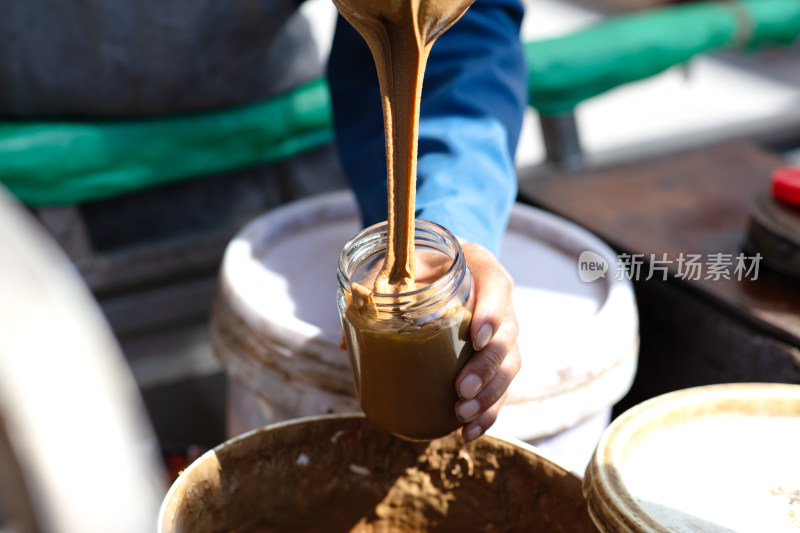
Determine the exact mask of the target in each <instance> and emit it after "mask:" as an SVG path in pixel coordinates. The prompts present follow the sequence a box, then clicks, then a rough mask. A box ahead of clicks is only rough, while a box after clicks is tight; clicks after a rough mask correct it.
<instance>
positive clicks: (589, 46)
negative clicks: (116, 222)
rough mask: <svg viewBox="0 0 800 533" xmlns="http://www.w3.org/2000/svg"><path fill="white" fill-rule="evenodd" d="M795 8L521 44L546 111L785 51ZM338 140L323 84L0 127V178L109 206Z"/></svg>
mask: <svg viewBox="0 0 800 533" xmlns="http://www.w3.org/2000/svg"><path fill="white" fill-rule="evenodd" d="M798 33H800V0H741V1H739V2H733V1H729V2H719V3H718V2H714V3H701V4H686V5H681V6H672V7H667V8H661V9H656V10H649V11H645V12H640V13H638V14H633V15H627V16H620V17H617V18H615V19H612V20H609V21H605V22H602V23H599V24H597V25H595V26H592V27H590V28H587V29H584V30H582V31H579V32H577V33H574V34H572V35H569V36H566V37H561V38H557V39H550V40H546V41H539V42H533V43H528V44H526V45H525V52H526V59H527V61H528V66H529V73H530V74H529V89H530V102H531V105H532V106H533V107H535V108H536V109H537V110H538V111H539V112H540V113H541V114H543V115H558V114H562V113H565V112H572V111H573V109H574V108H575V106H576V105H577V104H578V103H580V102H581V101H583V100H586V99H587V98H591V97H593V96H595V95H598V94H601V93H603V92H605V91H607V90H609V89H612V88H613V87H616V86H618V85H622V84H624V83H627V82H630V81H634V80H638V79H643V78H646V77H648V76H651V75H653V74H656V73H658V72H661V71H662V70H664V69H666V68H669V67H671V66H673V65H677V64H680V63H683V62H685V61H687V60H689V59H690V58H691V57H693V56H695V55H697V54H700V53H704V52H709V51H713V50H717V49H721V48H729V47H735V46H742V47H747V48H756V47H758V46H760V45H763V44H766V43H779V44H788V43H791V42H793V41H794V40H795V39H796V38H797V36H798ZM332 140H333V132H332V128H331V112H330V95H329V93H328V88H327V84H326V83H325V81H324V80H321V79H320V80H316V81H314V82H312V83H309V84H308V85H305V86H303V87H300V88H298V89H295V90H294V91H292V92H290V93H288V94H286V95H283V96H279V97H277V98H273V99H270V100H268V101H265V102H259V103H257V104H253V105H250V106H245V107H240V108H236V109H228V110H222V111H215V112H208V113H198V114H194V115H184V116H175V117H167V118H153V119H139V120H126V121H119V122H114V121H112V122H11V123H4V124H0V182H2V183H4V184H5V185H6V187H8V188H9V189H10V190H11V192H12V193H13V194H15V195H16V196H17V197H18V198H19V199H20V200H22V201H23V202H24V203H27V204H28V205H32V206H45V205H59V204H74V203H81V202H87V201H92V200H99V199H103V198H109V197H112V196H117V195H121V194H124V193H127V192H131V191H136V190H140V189H144V188H147V187H152V186H155V185H159V184H163V183H168V182H172V181H176V180H181V179H188V178H194V177H197V176H204V175H210V174H214V173H218V172H225V171H229V170H234V169H237V168H243V167H247V166H251V165H255V164H261V163H268V162H271V161H276V160H279V159H282V158H285V157H289V156H291V155H294V154H298V153H301V152H303V151H305V150H308V149H311V148H314V147H317V146H321V145H323V144H326V143H329V142H331V141H332Z"/></svg>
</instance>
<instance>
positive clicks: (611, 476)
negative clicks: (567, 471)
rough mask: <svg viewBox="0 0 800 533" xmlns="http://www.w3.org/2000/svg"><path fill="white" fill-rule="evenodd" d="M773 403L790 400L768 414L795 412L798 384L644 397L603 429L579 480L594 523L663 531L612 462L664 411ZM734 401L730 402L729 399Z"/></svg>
mask: <svg viewBox="0 0 800 533" xmlns="http://www.w3.org/2000/svg"><path fill="white" fill-rule="evenodd" d="M756 399H760V400H767V401H773V402H774V403H777V402H778V401H780V400H791V402H792V405H793V406H794V409H791V410H790V412H789V413H785V412H782V411H781V412H780V413H775V412H770V413H768V414H769V415H773V416H774V415H786V414H793V415H794V416H800V385H795V384H787V383H761V382H744V383H721V384H714V385H702V386H698V387H690V388H687V389H681V390H677V391H672V392H669V393H666V394H662V395H659V396H656V397H654V398H651V399H649V400H646V401H644V402H642V403H640V404H638V405H636V406H634V407H632V408H630V409H628V410H627V411H625V412H624V413H623V414H621V415H620V416H619V417H617V419H616V420H614V421H613V422H612V423H611V424H610V425H609V427H608V428H607V429H606V431H605V432H604V433H603V436H602V437H601V439H600V441H599V442H598V444H597V447H596V448H595V452H594V455H593V456H592V459H591V461H590V462H589V465H588V467H587V469H586V473H585V475H584V479H583V493H584V496H585V497H586V500H587V504H588V507H589V514H590V516H591V517H592V520H594V522H595V524H596V525H597V526H598V527H599V528H600V527H606V528H609V529H607V531H615V532H620V533H629V532H630V533H666V532H668V530H667V529H666V528H664V527H663V526H662V525H660V524H659V523H658V522H656V520H655V519H654V518H653V517H651V516H650V515H649V514H648V513H647V511H646V510H645V509H644V508H643V507H642V506H641V505H639V503H638V502H637V501H636V498H635V497H634V496H633V495H632V494H631V493H630V491H628V490H627V488H626V485H625V481H624V480H623V479H622V476H621V475H620V473H619V471H618V470H617V468H616V467H617V465H618V464H619V462H620V460H621V459H622V457H623V454H624V452H625V450H626V449H627V447H628V446H629V445H631V444H630V439H631V437H632V436H633V435H634V434H636V433H637V432H639V431H642V430H643V428H646V427H648V426H649V425H651V424H653V423H656V422H657V421H658V420H661V419H663V417H665V416H666V415H668V414H673V413H676V412H678V411H681V410H685V409H689V408H697V407H701V406H710V405H711V404H718V405H719V406H720V407H721V408H720V409H717V410H715V411H714V412H715V413H716V414H733V413H737V414H744V413H748V412H749V413H752V414H756V413H762V414H763V413H764V412H763V410H759V409H758V408H756V407H752V408H751V409H748V410H747V411H741V410H738V411H734V410H733V408H732V407H733V406H736V407H741V406H743V405H747V404H748V403H751V402H752V401H753V400H756ZM732 400H735V401H732Z"/></svg>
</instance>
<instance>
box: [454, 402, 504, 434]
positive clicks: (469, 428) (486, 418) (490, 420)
mask: <svg viewBox="0 0 800 533" xmlns="http://www.w3.org/2000/svg"><path fill="white" fill-rule="evenodd" d="M507 397H508V390H506V391H505V392H504V393H503V395H502V396H501V397H500V399H499V400H497V401H496V402H495V403H494V404H493V405H492V406H491V407H489V409H487V410H486V411H484V412H483V413H481V414H480V416H478V417H477V418H475V419H474V420H472V421H470V422H468V423H466V424H464V426H463V427H462V428H461V435H462V436H463V437H464V441H466V442H469V441H471V440H475V439H477V438H478V437H480V436H481V435H483V434H484V433H485V432H486V430H487V429H488V428H489V427H491V426H492V424H494V421H495V420H497V415H498V413H499V412H500V407H502V405H503V403H505V401H506V398H507Z"/></svg>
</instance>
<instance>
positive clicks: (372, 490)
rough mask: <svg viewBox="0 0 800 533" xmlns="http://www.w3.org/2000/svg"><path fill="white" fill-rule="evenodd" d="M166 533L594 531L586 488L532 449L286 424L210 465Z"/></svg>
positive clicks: (232, 444) (368, 427) (175, 504)
mask: <svg viewBox="0 0 800 533" xmlns="http://www.w3.org/2000/svg"><path fill="white" fill-rule="evenodd" d="M158 531H159V533H188V532H191V533H223V532H224V533H228V532H231V531H236V533H260V532H266V531H270V532H292V533H303V532H318V531H326V532H331V533H337V532H346V531H349V532H359V533H360V532H378V531H380V532H401V531H402V532H407V533H408V532H417V531H470V532H476V533H477V532H481V531H487V532H488V531H538V532H540V533H548V532H559V533H569V532H574V533H584V532H587V533H588V532H594V531H596V529H595V527H594V525H593V524H592V522H591V520H590V518H589V516H588V513H587V512H586V504H585V500H584V499H583V496H582V494H581V482H580V479H579V478H578V477H576V476H574V475H573V474H571V473H569V472H567V471H566V470H564V469H563V468H561V467H560V466H558V465H556V464H555V463H553V462H552V461H550V460H548V459H546V458H545V457H543V456H541V455H539V454H537V453H536V452H535V451H534V450H533V449H532V448H530V447H529V446H526V445H525V444H524V443H515V442H511V441H506V440H503V439H499V438H494V437H488V436H484V437H482V438H480V439H478V440H476V441H473V442H471V443H466V444H465V443H464V441H463V440H461V438H460V437H459V436H458V434H457V433H454V434H452V435H451V436H449V437H446V438H443V439H439V440H436V441H432V442H431V443H413V442H409V441H406V440H402V439H399V438H397V437H393V436H392V435H391V434H389V433H387V432H385V431H384V430H382V429H380V428H378V427H377V426H376V425H374V424H373V423H371V422H370V421H369V420H368V419H366V418H365V417H363V416H359V415H328V416H321V417H312V418H306V419H302V420H296V421H291V422H283V423H278V424H275V425H272V426H268V427H266V428H262V429H258V430H255V431H253V432H250V433H247V434H244V435H242V436H240V437H237V438H234V439H232V440H230V441H228V442H226V443H224V444H222V445H220V446H218V447H216V448H215V449H213V450H211V451H209V452H208V453H206V454H205V455H203V456H202V457H201V458H200V459H198V460H197V461H195V462H194V463H193V464H192V465H191V466H190V467H189V468H188V469H187V470H186V471H184V472H183V474H181V476H180V477H179V478H178V479H177V481H175V483H174V484H173V486H172V488H171V489H170V491H169V493H168V494H167V496H166V498H165V500H164V503H163V505H162V508H161V515H160V519H159V530H158Z"/></svg>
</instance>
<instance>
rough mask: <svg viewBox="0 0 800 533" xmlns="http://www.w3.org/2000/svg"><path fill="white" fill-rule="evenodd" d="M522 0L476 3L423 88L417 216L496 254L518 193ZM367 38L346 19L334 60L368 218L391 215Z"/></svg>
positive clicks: (447, 36) (447, 40)
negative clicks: (516, 161)
mask: <svg viewBox="0 0 800 533" xmlns="http://www.w3.org/2000/svg"><path fill="white" fill-rule="evenodd" d="M522 14H523V8H522V4H521V2H520V1H519V0H476V2H475V3H474V4H473V5H472V7H470V8H469V9H468V10H467V12H466V14H465V15H464V16H463V17H462V18H461V20H459V21H458V22H457V23H456V24H455V25H454V26H453V27H452V28H450V30H448V31H447V32H445V33H444V35H442V36H441V37H440V38H439V39H438V40H437V41H436V42H435V43H434V45H433V49H432V51H431V55H430V57H429V59H428V65H427V69H426V72H425V79H424V83H423V86H422V104H421V110H420V125H419V155H418V163H417V217H419V218H424V219H427V220H431V221H434V222H437V223H439V224H441V225H443V226H445V227H446V228H448V229H449V230H450V231H452V232H453V233H455V234H456V235H457V236H459V237H461V238H463V239H466V240H468V241H471V242H478V243H480V244H483V245H484V246H486V247H487V248H489V249H490V250H492V251H493V252H494V253H495V254H498V253H499V248H500V241H501V237H502V235H503V232H504V231H505V228H506V224H507V223H508V217H509V215H510V211H511V206H512V204H513V202H514V199H515V198H516V192H517V179H516V174H515V171H514V163H513V156H514V152H515V150H516V145H517V141H518V139H519V132H520V129H521V126H522V117H523V113H524V111H525V105H526V103H527V85H526V69H525V62H524V56H523V52H522V44H521V42H520V39H519V29H520V24H521V22H522ZM374 65H375V64H374V61H373V59H372V56H371V54H370V52H369V48H368V47H367V45H366V43H365V42H364V40H363V39H362V38H361V36H360V35H359V34H358V33H357V32H356V31H355V30H353V29H352V27H350V25H349V24H348V23H347V22H346V21H344V20H343V19H342V18H341V17H340V18H339V20H338V21H337V27H336V33H335V37H334V42H333V46H332V49H331V56H330V61H329V64H328V81H329V84H330V88H331V97H332V101H333V110H334V127H335V129H336V138H337V148H338V151H339V155H340V159H341V163H342V166H343V168H344V171H345V173H346V174H347V177H348V180H349V181H350V185H351V187H352V188H353V191H354V192H355V194H356V197H357V198H358V202H359V206H360V208H361V213H362V216H363V222H364V224H365V225H370V224H374V223H376V222H380V221H382V220H385V219H386V155H385V150H384V139H383V116H382V111H381V103H380V90H379V88H378V78H377V74H376V71H375V66H374Z"/></svg>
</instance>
